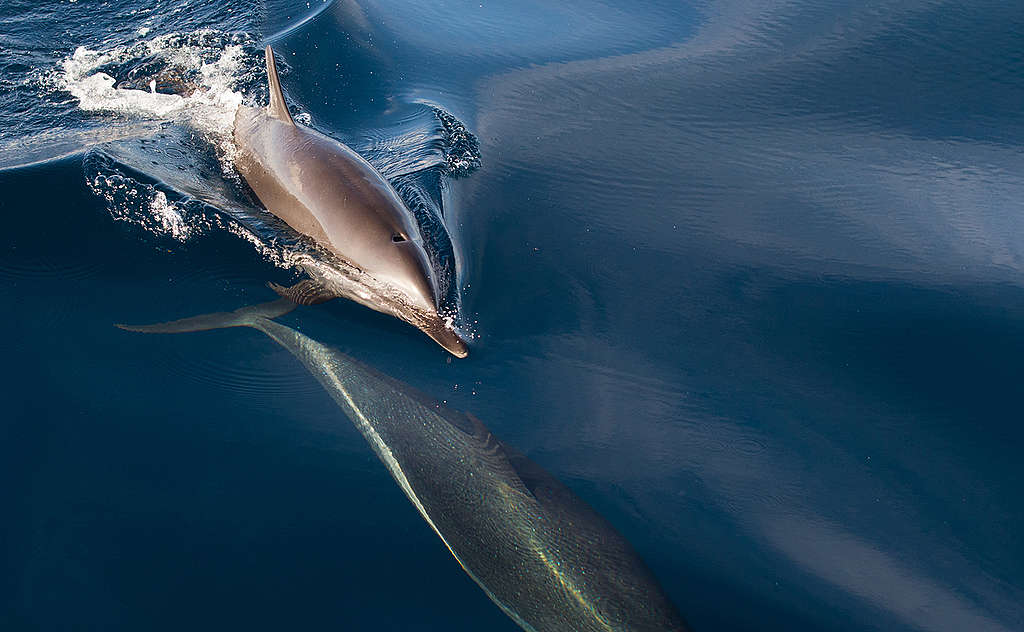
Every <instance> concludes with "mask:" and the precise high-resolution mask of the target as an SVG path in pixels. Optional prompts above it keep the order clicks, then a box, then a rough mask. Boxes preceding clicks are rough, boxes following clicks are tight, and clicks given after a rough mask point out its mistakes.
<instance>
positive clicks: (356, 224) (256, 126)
mask: <svg viewBox="0 0 1024 632" xmlns="http://www.w3.org/2000/svg"><path fill="white" fill-rule="evenodd" d="M266 56H267V78H268V81H269V85H270V104H269V105H268V106H267V107H266V108H252V107H247V106H244V105H243V106H241V107H239V108H238V111H237V113H236V114H235V124H234V141H235V146H236V148H237V154H236V156H235V168H236V169H237V170H238V172H239V173H240V174H241V175H242V177H243V178H245V181H246V183H247V184H248V185H249V187H250V188H251V189H252V190H253V192H254V193H255V194H256V196H257V197H258V198H259V200H260V202H262V203H263V205H264V206H265V207H266V208H267V210H269V211H270V212H271V213H273V214H274V215H276V216H278V217H280V218H281V219H282V220H284V221H285V222H287V223H288V224H289V225H290V226H291V227H292V228H294V229H295V230H297V231H299V232H300V233H302V234H304V235H307V236H309V237H311V238H313V239H314V240H315V241H316V242H317V243H319V244H320V245H321V246H323V247H325V248H327V249H328V250H330V251H331V252H332V253H333V254H334V255H336V256H337V257H338V258H340V259H341V260H342V261H343V262H344V263H346V264H349V265H351V266H352V268H353V269H352V270H350V271H349V272H350V273H351V274H350V277H351V278H350V279H349V280H350V283H349V284H348V285H347V286H345V287H338V286H335V287H333V288H331V289H330V290H325V289H323V288H321V289H320V290H319V296H318V297H317V299H316V300H323V299H326V298H333V297H334V296H344V297H346V298H351V299H353V300H355V301H357V302H359V303H362V304H364V305H366V306H368V307H370V308H372V309H375V310H377V311H381V312H384V313H386V314H391V315H393V316H396V317H398V318H400V319H402V320H404V321H406V322H409V323H411V324H412V325H414V326H416V327H418V328H419V329H421V330H423V331H424V332H425V333H426V334H427V335H429V336H430V337H431V338H433V339H434V340H436V341H437V342H438V343H439V344H440V345H441V346H442V347H444V348H445V349H447V350H448V351H450V352H451V353H452V354H453V355H455V356H457V357H465V356H466V355H467V354H468V349H467V347H466V344H465V342H463V340H462V339H461V338H459V336H458V335H457V334H456V333H455V332H454V331H453V330H452V328H451V325H450V322H448V320H446V319H445V318H444V317H442V316H441V315H440V314H439V313H438V310H437V300H438V296H437V289H436V287H437V286H436V284H435V282H434V279H433V276H432V274H431V271H430V265H429V263H428V260H427V255H426V252H425V251H424V250H423V245H422V239H421V237H420V234H419V229H418V227H417V224H416V222H415V220H414V218H413V216H412V214H411V213H410V211H409V210H408V209H407V208H406V206H405V204H404V203H403V202H402V199H401V198H400V197H399V195H398V193H397V192H396V191H395V190H394V188H393V187H392V186H391V185H390V184H389V183H388V181H387V180H386V179H385V178H384V177H383V176H382V175H381V174H380V173H379V172H378V171H377V170H376V169H374V168H373V166H372V165H370V163H368V162H367V161H366V160H364V159H363V158H362V157H361V156H359V154H357V153H356V152H354V151H352V149H350V148H349V147H347V146H345V145H344V144H342V143H340V142H338V141H337V140H334V139H333V138H330V137H328V136H325V135H323V134H320V133H319V132H316V131H314V130H312V129H309V128H307V127H302V126H300V125H296V124H295V122H294V121H293V120H292V117H291V115H290V114H289V112H288V107H287V105H286V103H285V100H284V94H283V93H282V91H281V84H280V81H279V80H278V76H277V67H276V64H275V63H274V54H273V50H272V49H271V48H270V47H269V46H267V49H266ZM276 289H280V288H276ZM325 294H326V295H325ZM293 296H294V294H293ZM295 298H296V299H297V300H303V298H304V297H301V296H295ZM305 298H307V299H308V298H309V296H308V295H307V296H306V297H305Z"/></svg>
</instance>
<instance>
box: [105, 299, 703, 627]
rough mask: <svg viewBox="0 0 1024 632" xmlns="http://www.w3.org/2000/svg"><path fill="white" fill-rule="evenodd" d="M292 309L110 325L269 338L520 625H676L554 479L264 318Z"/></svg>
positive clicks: (640, 575)
mask: <svg viewBox="0 0 1024 632" xmlns="http://www.w3.org/2000/svg"><path fill="white" fill-rule="evenodd" d="M304 283H307V284H308V283H310V282H309V281H306V282H304ZM299 291H303V289H302V288H299ZM294 308H295V303H294V302H293V301H291V300H289V299H288V298H281V299H278V300H277V301H273V302H269V303H264V304H261V305H254V306H250V307H243V308H241V309H238V310H236V311H233V312H219V313H215V314H206V315H203V316H195V317H192V318H185V319H182V320H177V321H173V322H168V323H159V324H155V325H142V326H129V325H118V327H121V328H122V329H127V330H129V331H138V332H145V333H182V332H188V331H203V330H208V329H220V328H225V327H252V328H254V329H258V330H260V331H262V332H263V333H265V334H267V335H268V336H270V337H271V338H272V339H274V340H275V341H276V342H277V343H278V344H280V345H281V346H282V347H284V348H285V349H287V350H288V351H290V352H291V353H292V354H293V355H294V356H295V357H296V358H298V359H299V360H300V361H301V362H302V363H303V364H304V365H305V366H306V368H307V369H308V370H309V372H310V373H311V374H312V375H313V376H314V377H316V379H317V380H318V381H319V382H320V383H321V385H323V387H324V388H325V389H326V390H327V392H328V393H329V394H330V396H331V397H332V398H333V399H334V401H335V402H337V404H338V406H340V407H341V409H342V410H343V411H344V412H345V414H346V415H347V416H348V418H349V419H350V420H351V421H352V422H353V423H354V424H355V425H356V427H357V428H358V429H359V431H360V432H361V433H362V435H363V437H365V438H366V440H367V442H369V444H370V446H371V447H372V448H373V450H374V451H375V452H376V453H377V456H378V457H379V458H380V460H381V461H382V462H383V463H384V465H385V466H387V468H388V470H389V471H390V473H391V475H392V477H394V479H395V481H396V482H397V483H398V485H399V486H400V487H401V488H402V491H403V492H405V495H406V496H407V497H408V498H409V500H410V501H412V504H413V505H414V506H415V507H416V509H417V510H419V512H420V515H422V516H423V519H424V520H426V521H427V524H429V525H430V527H431V528H432V529H433V530H434V532H435V533H437V535H438V536H439V537H440V538H441V540H442V542H444V544H445V546H447V547H448V550H449V551H451V553H452V555H454V556H455V559H456V560H457V561H458V562H459V564H460V565H461V566H462V568H463V570H465V571H466V573H467V574H469V576H470V577H471V578H472V579H473V581H475V582H476V583H477V584H478V585H479V586H480V587H481V588H482V589H483V590H484V592H485V593H487V596H488V597H490V598H491V600H492V601H494V603H496V604H497V605H498V606H499V607H500V608H501V609H502V610H503V611H504V612H505V613H506V614H508V616H510V617H511V618H512V619H513V620H514V621H515V622H516V623H517V624H519V625H520V626H521V627H522V628H523V629H524V630H528V631H531V632H566V631H570V630H571V631H580V632H598V631H602V632H609V631H618V632H626V631H633V632H654V631H660V632H666V631H675V632H682V631H685V630H687V629H688V628H687V625H686V624H685V623H684V621H683V618H682V616H681V615H680V614H679V613H678V611H677V610H676V608H675V606H674V605H673V604H672V602H671V601H670V600H669V599H668V597H667V596H666V595H665V594H664V592H663V590H662V589H661V587H660V586H659V585H658V583H657V580H656V579H655V578H654V576H653V575H652V574H651V572H650V571H649V570H648V569H647V567H646V566H645V564H644V563H643V561H642V560H641V559H640V557H639V556H638V555H637V554H636V552H635V551H634V550H633V548H632V547H631V546H630V544H629V543H628V542H627V541H626V539H625V538H623V537H622V535H621V534H619V533H618V532H617V531H616V530H615V529H614V528H613V527H612V526H611V525H610V524H608V522H606V521H605V520H604V518H602V517H601V516H600V515H599V514H598V513H597V512H595V511H594V510H593V509H592V508H591V507H590V506H589V505H587V504H586V503H585V502H584V501H583V500H582V499H580V498H579V497H578V496H576V495H575V494H574V493H573V492H572V491H571V490H569V489H568V488H567V487H565V486H564V485H563V484H562V483H560V482H559V481H558V480H557V479H555V477H554V476H552V475H551V474H549V473H548V472H547V471H545V470H544V469H543V468H541V467H540V466H539V465H537V464H536V463H533V462H532V461H530V460H529V459H527V458H526V457H525V456H523V455H522V454H521V453H519V452H517V451H516V450H514V449H513V448H511V447H509V446H507V445H505V444H504V443H502V442H501V441H500V440H499V439H497V438H496V437H494V435H492V434H491V432H490V431H489V430H488V429H487V427H486V426H484V425H483V423H481V422H480V421H479V420H477V419H476V418H475V417H473V416H471V415H468V414H464V413H461V412H458V411H456V410H453V409H450V408H448V407H446V406H443V405H441V404H440V403H438V402H437V401H435V400H433V399H431V398H429V397H428V396H426V395H424V394H422V393H420V392H418V391H416V390H414V389H413V388H412V387H410V386H408V385H406V384H404V383H402V382H399V381H398V380H395V379H393V378H391V377H388V376H386V375H383V374H381V373H379V372H378V371H376V370H374V369H372V368H370V367H369V366H366V365H365V364H362V363H360V362H358V361H357V360H354V359H352V358H350V357H349V356H347V355H345V354H343V353H340V352H339V351H336V350H333V349H331V348H329V347H326V346H324V345H322V344H320V343H318V342H317V341H315V340H313V339H311V338H309V337H308V336H305V335H303V334H301V333H299V332H297V331H295V330H294V329H291V328H290V327H287V326H285V325H282V324H280V323H278V322H275V321H274V320H272V319H273V318H277V317H278V316H281V315H284V314H286V313H288V312H290V311H291V310H292V309H294Z"/></svg>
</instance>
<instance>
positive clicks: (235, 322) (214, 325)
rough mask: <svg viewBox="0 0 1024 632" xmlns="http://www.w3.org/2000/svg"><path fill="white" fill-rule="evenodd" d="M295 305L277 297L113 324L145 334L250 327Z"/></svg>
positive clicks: (282, 314) (272, 317)
mask: <svg viewBox="0 0 1024 632" xmlns="http://www.w3.org/2000/svg"><path fill="white" fill-rule="evenodd" d="M297 305H298V304H297V303H296V302H295V301H293V300H291V299H289V298H279V299H277V300H276V301H270V302H269V303H260V304H258V305H247V306H245V307H242V308H239V309H236V310H235V311H233V312H214V313H212V314H202V315H200V316H192V317H190V318H182V319H181V320H172V321H169V322H166V323H155V324H152V325H122V324H116V325H114V326H115V327H120V328H121V329H124V330H126V331H138V332H141V333H146V334H180V333H185V332H189V331H207V330H209V329H224V328H226V327H252V326H253V325H254V324H255V323H256V321H257V319H261V318H266V319H270V320H273V319H274V318H277V317H279V316H284V315H285V314H287V313H288V312H290V311H292V310H293V309H295V308H296V307H297Z"/></svg>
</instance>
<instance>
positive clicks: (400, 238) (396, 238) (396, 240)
mask: <svg viewBox="0 0 1024 632" xmlns="http://www.w3.org/2000/svg"><path fill="white" fill-rule="evenodd" d="M391 241H392V242H394V243H396V244H400V243H402V242H403V241H408V239H407V238H406V236H405V235H403V234H402V233H395V234H394V235H392V236H391Z"/></svg>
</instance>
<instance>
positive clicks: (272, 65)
mask: <svg viewBox="0 0 1024 632" xmlns="http://www.w3.org/2000/svg"><path fill="white" fill-rule="evenodd" d="M266 53H267V83H268V85H269V87H270V105H268V106H267V114H268V115H269V116H271V117H273V118H276V119H278V120H280V121H284V122H285V123H288V124H290V125H295V121H293V120H292V115H291V114H290V113H289V112H288V103H286V102H285V100H284V93H283V92H281V80H280V79H278V78H277V63H276V62H275V61H274V49H273V48H271V47H270V46H269V45H268V46H267V49H266Z"/></svg>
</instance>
